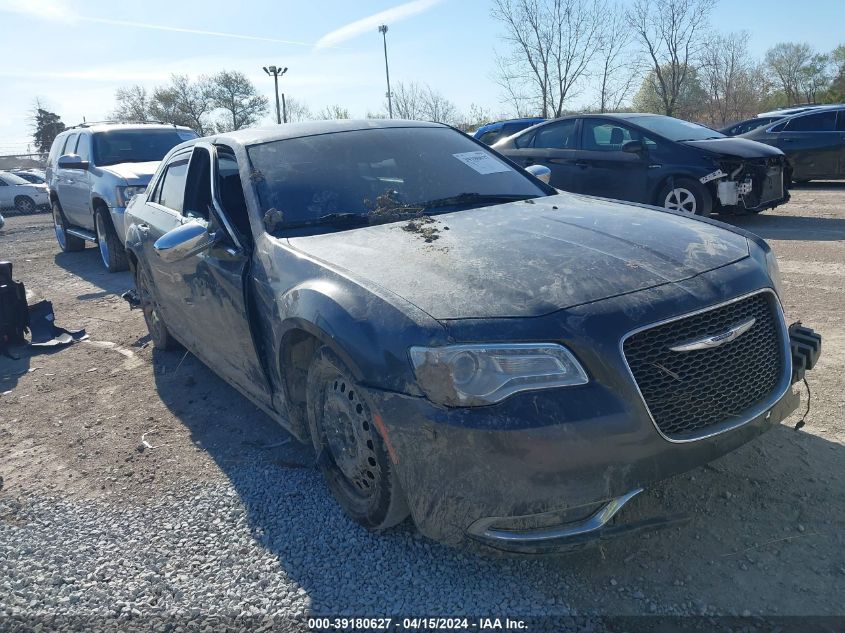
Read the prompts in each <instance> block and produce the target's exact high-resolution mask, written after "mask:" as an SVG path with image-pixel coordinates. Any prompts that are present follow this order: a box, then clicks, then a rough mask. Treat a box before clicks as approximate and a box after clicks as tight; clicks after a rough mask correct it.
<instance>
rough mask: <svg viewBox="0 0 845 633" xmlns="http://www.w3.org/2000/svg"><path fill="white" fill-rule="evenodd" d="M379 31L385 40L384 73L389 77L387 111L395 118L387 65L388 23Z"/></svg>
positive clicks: (388, 78)
mask: <svg viewBox="0 0 845 633" xmlns="http://www.w3.org/2000/svg"><path fill="white" fill-rule="evenodd" d="M378 32H379V33H381V36H382V39H383V40H384V74H385V76H386V77H387V111H388V113H389V115H390V118H391V119H392V118H393V95H391V94H390V68H389V67H388V66H387V25H386V24H382V25H381V26H380V27H378Z"/></svg>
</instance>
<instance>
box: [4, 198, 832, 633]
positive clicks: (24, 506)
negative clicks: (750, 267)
mask: <svg viewBox="0 0 845 633" xmlns="http://www.w3.org/2000/svg"><path fill="white" fill-rule="evenodd" d="M731 221H732V222H734V223H735V224H737V225H740V226H743V227H744V228H747V229H749V230H751V231H755V232H757V233H759V234H760V235H762V236H763V237H765V238H766V239H768V240H770V242H771V243H772V245H773V247H774V249H775V251H776V253H777V255H778V257H779V260H780V262H781V268H782V271H783V273H784V277H785V282H786V297H785V308H786V311H787V316H788V318H789V320H790V321H793V320H797V319H801V320H803V321H804V322H806V323H807V324H808V325H810V326H812V327H814V328H816V329H817V330H818V331H820V332H822V334H823V336H824V337H825V338H824V351H823V355H822V361H821V363H820V364H819V366H818V368H817V369H816V370H815V371H814V372H813V373H812V374H811V378H810V381H811V387H812V390H813V400H812V403H813V406H812V412H811V414H810V417H809V420H808V424H807V426H806V427H805V430H804V431H802V432H795V431H793V430H792V428H791V425H792V424H794V423H795V421H796V420H797V418H798V416H797V415H796V416H794V417H793V418H792V419H791V420H790V421H789V424H784V425H783V426H782V427H781V428H778V429H775V430H774V431H772V432H771V433H768V434H766V435H765V436H763V437H761V438H760V439H758V440H757V441H754V442H752V443H751V444H749V445H746V446H745V447H743V448H742V449H740V450H738V451H736V452H735V453H733V454H731V455H728V456H726V457H724V458H722V459H720V460H718V461H716V462H714V463H713V464H711V465H709V466H707V467H704V468H700V469H698V470H696V471H694V472H692V473H689V474H687V475H684V476H681V477H678V478H676V479H674V480H671V481H669V482H666V483H665V484H663V485H661V486H660V487H658V488H656V489H654V490H651V491H649V492H648V493H647V494H644V495H642V498H640V499H638V500H636V502H635V503H634V504H632V506H631V508H630V509H629V510H626V511H625V512H623V516H627V517H630V518H634V519H636V518H643V517H646V516H652V515H654V514H659V513H664V514H669V513H676V512H688V513H690V514H691V515H692V520H691V522H690V523H689V524H687V525H686V526H683V527H681V528H676V529H673V530H670V531H665V532H661V533H655V534H652V535H646V536H640V537H634V538H630V539H625V540H620V541H616V542H611V543H608V544H606V545H604V546H603V547H601V548H595V549H592V550H589V551H586V552H581V553H577V554H571V555H568V556H562V557H556V558H544V559H537V558H513V557H504V558H502V557H493V556H485V555H479V554H476V553H471V552H468V551H459V550H454V549H450V548H447V547H443V546H440V545H438V544H436V543H432V542H429V541H427V540H425V539H423V538H421V537H419V536H418V535H417V534H416V533H415V531H414V530H413V528H412V527H410V526H409V525H407V524H405V525H402V526H399V527H398V528H396V529H393V530H391V531H389V532H387V533H384V534H382V535H378V536H376V535H372V534H369V533H368V532H366V531H365V530H363V529H361V528H359V527H358V526H357V525H355V524H353V523H351V522H350V521H348V520H347V519H346V518H345V517H344V516H343V515H342V513H341V512H340V510H339V509H338V508H337V507H336V506H335V504H334V503H333V501H332V499H331V498H330V496H329V493H328V491H327V489H326V488H325V486H324V485H323V483H322V479H321V477H320V476H319V474H318V472H317V471H316V470H315V469H314V468H313V467H312V462H313V455H312V454H311V452H310V451H309V450H308V449H306V448H304V447H301V446H299V445H298V444H297V443H296V442H295V441H294V440H290V438H289V436H288V435H287V434H286V433H285V432H284V431H282V430H281V429H280V428H279V427H278V426H276V425H275V424H274V423H272V422H271V421H270V420H269V419H268V418H266V417H265V416H264V415H263V414H261V413H260V412H259V411H258V410H257V409H255V408H254V407H253V406H252V405H251V404H249V403H248V402H247V401H246V400H245V399H244V398H242V397H241V396H240V395H239V394H237V393H236V392H235V391H234V390H233V389H231V388H229V387H228V386H227V385H225V384H224V383H223V382H222V381H221V380H219V379H218V378H216V377H215V376H214V375H213V374H212V373H211V372H210V371H209V370H208V369H206V368H205V367H204V366H203V365H202V364H201V363H200V362H199V361H197V360H196V359H194V358H193V357H192V356H190V355H186V354H184V352H168V353H161V352H154V351H153V350H152V349H151V345H150V344H149V342H148V337H147V336H146V329H145V327H144V323H143V318H142V316H141V314H140V312H138V311H134V312H130V311H129V310H128V308H127V306H126V304H125V303H124V302H123V301H122V300H121V299H120V297H119V295H120V293H121V292H122V291H124V290H125V289H127V288H128V287H130V285H131V282H130V280H129V277H128V275H127V274H126V273H122V274H116V275H109V274H108V273H105V272H103V271H102V268H101V266H100V264H99V262H98V254H97V253H96V252H95V251H94V249H92V248H89V249H86V250H85V251H84V252H81V253H68V254H58V249H57V246H56V244H55V239H54V236H53V231H52V224H51V221H50V218H49V217H48V216H46V215H38V216H28V217H7V224H6V227H5V229H3V230H2V231H0V259H10V260H11V261H13V262H14V264H15V271H16V277H17V278H18V279H21V280H22V281H24V282H25V283H26V285H27V288H28V290H30V291H31V292H32V293H33V294H34V295H35V296H36V298H47V299H50V300H51V301H53V304H54V306H55V310H56V317H57V322H58V324H60V325H63V326H65V327H67V328H69V329H75V328H81V327H84V328H86V329H87V331H88V333H89V334H90V337H91V338H90V340H89V341H86V342H83V343H79V344H76V345H74V346H72V347H70V348H67V349H63V350H59V351H56V352H54V353H51V354H41V355H37V356H32V357H27V358H22V359H20V360H17V361H13V360H10V359H6V358H0V394H2V395H0V476H2V478H3V479H2V490H0V616H3V615H5V616H16V617H29V616H49V615H55V614H70V615H78V616H95V617H97V618H100V617H102V616H105V618H103V619H102V621H104V622H115V620H114V619H113V618H120V620H118V622H121V623H127V622H128V623H131V622H136V623H139V622H140V623H143V622H147V620H146V619H145V618H148V616H150V615H151V614H153V615H155V614H158V615H162V616H171V617H173V616H175V617H178V618H182V619H184V621H187V620H188V619H190V618H196V617H198V616H200V615H202V616H204V617H206V616H218V617H221V618H236V617H243V618H247V617H259V618H263V617H275V618H278V619H283V618H286V617H290V616H292V615H302V614H307V613H328V614H359V615H386V614H394V615H399V614H416V615H420V614H429V615H432V614H449V613H473V614H478V615H500V616H505V615H510V616H516V615H522V616H525V615H530V614H536V615H541V614H561V615H565V614H576V615H584V616H592V615H601V614H625V615H634V614H653V613H658V614H681V615H683V614H702V613H706V614H736V615H743V614H744V615H809V614H826V615H835V614H845V606H843V605H845V602H843V600H842V597H843V595H845V321H843V318H842V315H843V313H844V312H845V248H843V245H844V244H845V183H819V184H810V185H806V186H804V187H802V188H800V189H797V190H796V191H794V195H793V200H792V202H791V203H790V204H789V205H787V206H786V207H782V208H780V209H777V210H775V211H770V212H767V213H765V214H764V215H761V216H754V217H746V218H734V219H732V220H731ZM804 398H805V401H806V395H805V396H804ZM142 436H144V438H145V439H146V440H147V442H148V443H149V444H151V445H152V446H154V448H152V449H149V448H144V446H143V445H142ZM242 621H243V622H246V621H247V620H242ZM7 622H8V621H7ZM204 622H208V620H204ZM250 622H251V623H252V624H251V627H252V626H257V625H258V623H259V621H258V620H251V621H250Z"/></svg>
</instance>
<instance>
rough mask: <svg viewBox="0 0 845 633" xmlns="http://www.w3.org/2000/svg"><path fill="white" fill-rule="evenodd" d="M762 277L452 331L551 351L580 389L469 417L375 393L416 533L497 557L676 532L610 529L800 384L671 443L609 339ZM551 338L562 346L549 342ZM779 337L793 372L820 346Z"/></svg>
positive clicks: (758, 429)
mask: <svg viewBox="0 0 845 633" xmlns="http://www.w3.org/2000/svg"><path fill="white" fill-rule="evenodd" d="M762 274H763V273H762V272H761V270H760V268H759V267H758V266H756V264H754V263H753V262H752V261H750V258H748V259H746V260H742V261H741V262H739V263H737V264H735V265H733V266H730V267H726V268H723V269H719V270H717V271H713V272H710V273H706V274H704V275H700V276H698V277H696V278H693V279H691V280H689V281H685V282H681V283H678V284H673V285H667V286H663V287H660V288H655V289H651V290H647V291H642V292H640V293H635V294H632V295H625V296H622V297H618V298H614V299H608V300H605V301H603V302H600V303H599V304H592V305H589V306H584V307H581V308H574V309H570V310H568V311H564V313H561V314H553V315H549V316H548V317H541V318H538V319H536V320H531V321H530V322H528V320H524V321H523V320H515V321H510V322H508V329H507V330H503V329H502V324H501V323H497V322H491V323H489V324H484V323H479V322H474V323H471V324H466V326H464V325H462V324H455V325H452V326H450V334H451V335H452V336H453V338H454V340H458V341H461V340H473V339H472V336H475V337H478V338H476V339H475V340H478V339H479V338H481V339H483V340H488V339H489V340H493V339H494V334H493V333H494V332H501V334H500V335H501V336H502V337H505V336H507V337H511V338H512V340H537V339H539V338H542V339H544V340H547V341H560V342H561V343H563V344H565V345H566V346H567V347H568V348H570V349H571V350H572V351H573V353H575V355H576V356H577V357H578V358H579V360H581V361H582V363H583V364H584V365H585V367H586V368H587V370H588V372H590V373H591V381H590V382H589V383H588V384H585V385H581V386H578V387H569V388H562V389H554V390H548V391H541V392H534V393H521V394H516V395H514V396H512V397H511V398H508V399H507V400H505V401H503V402H501V403H499V404H497V405H493V406H488V407H477V408H446V407H441V406H437V405H434V404H432V403H431V402H429V401H428V400H426V399H425V398H420V397H413V396H408V395H402V394H397V393H393V392H384V391H378V390H373V391H372V395H373V399H374V406H375V408H376V410H377V411H378V412H379V413H380V414H381V416H382V420H383V422H384V428H385V430H386V435H387V439H388V442H389V444H390V448H391V453H392V454H393V455H395V461H396V470H397V473H398V476H399V480H400V483H401V485H402V487H403V490H404V491H405V493H406V496H407V498H408V503H409V507H410V509H411V513H412V515H413V518H414V521H415V522H416V524H417V526H418V528H419V530H420V531H421V532H422V533H423V534H425V535H426V536H429V537H431V538H433V539H436V540H439V541H443V542H446V543H451V544H458V543H460V542H461V541H464V540H466V539H467V538H469V539H472V540H475V541H479V542H481V543H484V544H486V545H488V546H491V547H494V548H497V549H503V550H508V551H518V552H542V551H550V550H551V551H554V550H561V549H571V548H572V547H573V546H579V545H582V544H584V543H587V542H589V541H595V540H597V539H605V538H609V537H611V536H618V535H620V534H626V533H631V532H634V531H639V530H641V529H653V528H656V527H665V526H667V525H675V524H677V523H678V521H679V520H680V518H679V517H667V518H659V519H653V520H649V521H644V522H641V523H638V524H627V525H625V524H622V525H619V524H614V522H613V521H612V519H613V518H614V515H615V514H616V512H618V511H619V510H621V507H622V506H623V505H625V503H627V502H628V501H629V500H630V499H631V498H632V497H633V496H634V495H632V494H631V493H633V492H635V491H637V490H639V489H646V488H648V487H649V486H651V485H653V484H654V483H655V482H658V481H660V480H663V479H666V478H669V477H672V476H674V475H677V474H680V473H683V472H686V471H689V470H691V469H693V468H696V467H698V466H701V465H703V464H706V463H708V462H711V461H713V460H714V459H716V458H718V457H720V456H722V455H724V454H726V453H729V452H731V451H733V450H735V449H736V448H738V447H740V446H742V445H743V444H745V443H746V442H748V441H750V440H751V439H753V438H755V437H757V436H758V435H760V434H762V433H764V432H765V431H767V430H769V429H771V428H772V427H774V426H777V425H778V424H779V423H780V422H781V421H782V420H784V419H785V418H787V417H788V416H789V415H790V414H791V413H792V412H793V411H794V410H795V409H796V408H797V407H798V404H799V402H800V399H799V397H798V395H797V394H796V393H795V392H793V390H792V388H790V384H791V383H794V382H796V380H797V379H799V378H798V377H797V375H796V373H795V372H794V371H792V369H791V368H790V367H787V368H786V371H787V372H792V373H791V375H790V374H789V373H787V374H786V375H785V376H784V380H783V383H782V385H781V386H780V387H779V389H778V391H777V393H776V394H775V395H774V396H773V400H772V401H770V402H769V403H768V404H767V405H765V408H760V409H758V410H756V411H755V412H754V417H752V418H751V419H749V420H748V421H746V422H744V423H743V424H741V425H739V426H737V427H735V428H730V429H729V430H725V431H724V432H720V433H718V434H716V435H712V436H709V437H704V438H701V439H696V440H693V441H686V442H672V441H669V440H667V439H666V438H665V437H663V436H662V435H661V434H660V432H659V431H658V430H657V428H656V426H655V423H654V422H653V421H652V419H651V417H650V415H649V412H648V409H647V407H646V406H645V403H644V402H643V400H642V398H641V397H640V395H639V393H638V391H637V387H636V384H635V383H634V381H633V379H632V378H630V376H629V375H628V374H627V370H626V365H625V361H624V358H622V356H621V353H620V350H619V341H620V340H622V337H623V336H624V335H625V334H626V333H627V332H630V331H631V330H633V329H634V328H635V327H636V325H637V324H639V325H644V324H650V323H657V322H660V321H661V320H663V319H665V318H666V317H667V316H674V315H677V314H683V313H684V312H688V308H685V307H684V306H688V305H689V297H690V296H695V297H697V298H698V299H699V300H701V302H702V304H703V305H716V304H719V303H721V302H724V301H726V300H729V299H731V296H730V295H729V294H728V293H731V294H733V293H739V294H745V293H748V292H754V291H755V288H757V289H759V288H760V282H761V279H762V278H761V275H762ZM464 327H465V328H466V329H463V328H464ZM783 327H784V333H785V330H786V327H785V325H784V326H783ZM561 332H567V333H568V335H567V337H566V338H563V339H561V338H560V337H561ZM789 333H790V339H792V340H790V341H789V342H790V343H793V345H792V350H793V353H792V357H793V358H795V357H796V353H797V352H796V347H795V345H794V343H795V342H796V339H795V338H794V335H795V334H801V335H802V339H801V341H799V342H800V343H801V344H802V345H805V346H806V345H810V347H811V351H810V352H809V353H807V354H806V358H807V359H808V361H807V362H804V363H803V367H805V368H809V367H812V365H813V364H814V363H815V360H816V359H817V357H818V352H819V350H820V344H815V343H812V341H810V340H809V339H810V338H812V337H808V336H807V332H806V331H802V332H796V330H795V329H794V328H792V329H790V331H789ZM532 337H533V338H532ZM800 349H803V350H804V351H805V352H806V349H807V348H806V347H803V348H800ZM787 353H788V352H787ZM795 362H796V364H798V365H799V366H801V361H800V360H799V361H795ZM801 376H803V373H802V374H801ZM777 394H780V395H777ZM611 510H612V511H611ZM622 514H623V515H624V513H622Z"/></svg>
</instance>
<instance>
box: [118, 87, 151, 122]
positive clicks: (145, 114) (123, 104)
mask: <svg viewBox="0 0 845 633" xmlns="http://www.w3.org/2000/svg"><path fill="white" fill-rule="evenodd" d="M114 98H115V100H116V101H117V105H116V106H115V109H114V111H113V112H112V114H111V117H112V118H113V119H114V120H116V121H146V120H148V119H149V118H151V117H150V98H149V95H148V94H147V89H146V88H144V86H140V85H137V84H136V85H134V86H124V87H122V88H118V89H117V91H116V92H115V94H114Z"/></svg>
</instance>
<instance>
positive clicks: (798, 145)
mask: <svg viewBox="0 0 845 633" xmlns="http://www.w3.org/2000/svg"><path fill="white" fill-rule="evenodd" d="M836 115H837V113H836V111H835V110H825V111H823V112H810V113H809V114H802V115H799V116H795V117H792V118H791V119H789V120H788V121H787V122H786V124H785V125H784V126H783V128H782V131H780V132H779V133H777V140H776V145H777V147H778V148H780V149H781V150H782V151H783V152H784V153H785V154H786V155H787V157H788V158H789V162H790V164H791V165H792V177H793V178H794V179H795V180H803V179H810V178H836V177H838V175H839V162H840V156H841V154H842V136H843V134H842V132H839V131H837V129H836V126H837V121H836V119H837V116H836Z"/></svg>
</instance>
